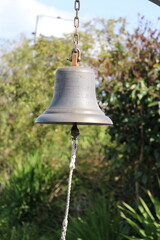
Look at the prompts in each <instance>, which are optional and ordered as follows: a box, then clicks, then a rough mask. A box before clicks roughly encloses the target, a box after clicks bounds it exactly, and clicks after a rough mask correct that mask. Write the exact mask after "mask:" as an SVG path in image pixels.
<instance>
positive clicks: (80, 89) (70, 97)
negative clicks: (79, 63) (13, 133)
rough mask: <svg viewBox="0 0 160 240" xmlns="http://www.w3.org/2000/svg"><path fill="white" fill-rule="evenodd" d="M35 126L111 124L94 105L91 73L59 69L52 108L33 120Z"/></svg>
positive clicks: (93, 80) (77, 69) (93, 86)
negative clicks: (45, 124) (40, 124)
mask: <svg viewBox="0 0 160 240" xmlns="http://www.w3.org/2000/svg"><path fill="white" fill-rule="evenodd" d="M36 123H42V124H43V123H47V124H73V123H77V124H79V125H111V124H113V123H112V120H111V119H110V118H109V117H107V116H106V115H105V114H104V112H103V111H102V110H101V109H100V108H99V106H98V104H97V99H96V93H95V74H94V72H93V70H92V69H90V68H86V67H63V68H60V69H58V70H57V72H56V80H55V86H54V96H53V99H52V102H51V105H50V106H49V107H48V108H47V110H46V111H45V112H44V113H43V114H42V115H40V116H39V117H38V118H37V119H36Z"/></svg>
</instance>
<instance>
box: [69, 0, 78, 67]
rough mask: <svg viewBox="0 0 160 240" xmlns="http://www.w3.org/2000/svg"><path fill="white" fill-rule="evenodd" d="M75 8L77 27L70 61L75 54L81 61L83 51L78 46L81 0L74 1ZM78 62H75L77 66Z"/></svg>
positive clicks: (75, 24) (75, 25) (75, 23)
mask: <svg viewBox="0 0 160 240" xmlns="http://www.w3.org/2000/svg"><path fill="white" fill-rule="evenodd" d="M74 9H75V11H76V16H75V17H74V27H75V32H74V35H73V43H74V48H73V49H72V51H71V56H70V58H68V60H69V61H71V62H72V63H73V58H72V56H73V54H76V55H77V56H76V62H80V61H81V52H80V50H79V48H78V42H79V33H78V28H79V22H80V21H79V16H78V13H79V10H80V0H75V2H74ZM76 64H77V63H75V66H76Z"/></svg>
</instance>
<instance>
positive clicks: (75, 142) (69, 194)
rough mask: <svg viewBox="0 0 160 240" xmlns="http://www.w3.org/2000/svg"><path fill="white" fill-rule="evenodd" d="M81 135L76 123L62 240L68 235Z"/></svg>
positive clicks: (73, 129) (73, 128) (72, 130)
mask: <svg viewBox="0 0 160 240" xmlns="http://www.w3.org/2000/svg"><path fill="white" fill-rule="evenodd" d="M79 134H80V132H79V129H78V128H77V124H76V123H74V124H73V126H72V128H71V136H72V137H71V141H72V154H71V161H70V165H69V168H70V171H69V178H68V190H67V199H66V210H65V215H64V220H63V223H62V232H61V238H60V240H66V233H67V227H68V214H69V206H70V197H71V187H72V176H73V171H74V169H75V162H76V151H77V145H78V136H79Z"/></svg>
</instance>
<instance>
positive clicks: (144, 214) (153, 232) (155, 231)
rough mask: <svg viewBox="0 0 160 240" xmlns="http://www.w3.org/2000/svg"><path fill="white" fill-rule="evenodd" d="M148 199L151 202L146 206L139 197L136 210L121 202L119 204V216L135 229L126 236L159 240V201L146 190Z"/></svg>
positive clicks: (141, 239)
mask: <svg viewBox="0 0 160 240" xmlns="http://www.w3.org/2000/svg"><path fill="white" fill-rule="evenodd" d="M148 196H149V199H150V201H151V203H152V206H151V207H148V205H147V204H146V202H145V201H144V200H143V199H142V198H139V201H140V202H139V204H138V211H135V210H134V209H133V208H132V207H131V206H130V205H128V204H126V203H124V202H123V205H122V206H120V209H121V210H122V212H121V216H122V217H123V218H124V219H125V220H126V221H127V222H128V224H129V225H130V226H131V227H132V228H133V229H134V230H135V235H134V236H126V235H124V237H125V238H126V239H130V240H159V239H160V201H159V200H157V199H156V198H154V197H153V195H152V194H151V192H150V191H148Z"/></svg>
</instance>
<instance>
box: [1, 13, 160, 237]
mask: <svg viewBox="0 0 160 240" xmlns="http://www.w3.org/2000/svg"><path fill="white" fill-rule="evenodd" d="M80 36H81V40H80V49H81V50H82V59H83V61H82V63H81V65H87V66H90V67H91V68H93V69H94V70H95V73H96V81H97V99H99V105H100V107H101V108H102V110H103V111H105V112H106V114H107V115H108V116H110V118H111V119H112V120H113V122H114V125H113V126H111V127H107V128H106V127H104V126H83V127H82V126H80V131H81V136H80V138H79V148H78V155H77V164H76V165H77V166H76V170H75V174H74V179H73V189H72V201H71V210H70V215H71V216H72V217H70V223H69V231H68V239H70V240H72V239H73V240H94V239H96V240H121V239H137V240H138V239H141V240H143V239H145V240H151V239H153V240H156V239H157V240H158V239H160V225H159V219H160V212H159V211H160V210H159V209H160V200H159V198H160V197H159V184H158V177H159V171H160V147H159V146H160V144H159V143H160V118H159V115H160V97H159V93H160V32H159V31H158V30H156V29H153V28H152V25H151V24H150V23H149V22H147V21H146V20H145V19H143V17H141V18H140V20H139V24H138V27H137V28H136V29H135V30H134V31H133V32H132V33H129V32H127V30H126V20H125V19H122V18H120V19H117V20H112V19H111V20H105V19H94V20H92V21H91V22H88V23H86V24H84V29H83V31H82V32H81V33H80ZM71 42H72V35H66V36H64V37H63V38H60V39H59V38H54V37H53V38H52V39H49V40H48V39H45V38H43V37H42V38H39V39H38V40H37V41H36V43H35V44H34V43H33V40H29V39H26V38H25V37H24V36H22V38H21V40H20V41H17V42H8V43H7V44H5V46H3V47H2V49H1V54H0V63H1V64H0V111H1V118H0V151H1V154H0V195H1V197H0V239H2V240H22V239H23V240H50V239H57V238H59V236H60V229H61V222H62V219H63V214H64V206H65V199H66V190H67V178H68V164H69V159H70V148H71V146H70V145H71V144H70V140H69V138H70V136H69V131H70V127H69V126H67V127H66V126H61V125H60V126H58V125H37V124H34V121H35V119H36V117H37V116H39V115H40V114H41V113H42V112H43V111H44V110H45V109H46V108H47V107H48V106H49V104H50V102H51V99H52V96H53V90H54V89H53V85H54V79H55V72H56V69H57V68H60V67H63V66H68V65H70V63H69V62H68V61H67V60H66V59H67V57H69V55H70V51H71V48H72V47H71ZM147 190H149V192H148V194H147V193H146V191H147ZM122 202H123V203H122Z"/></svg>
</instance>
